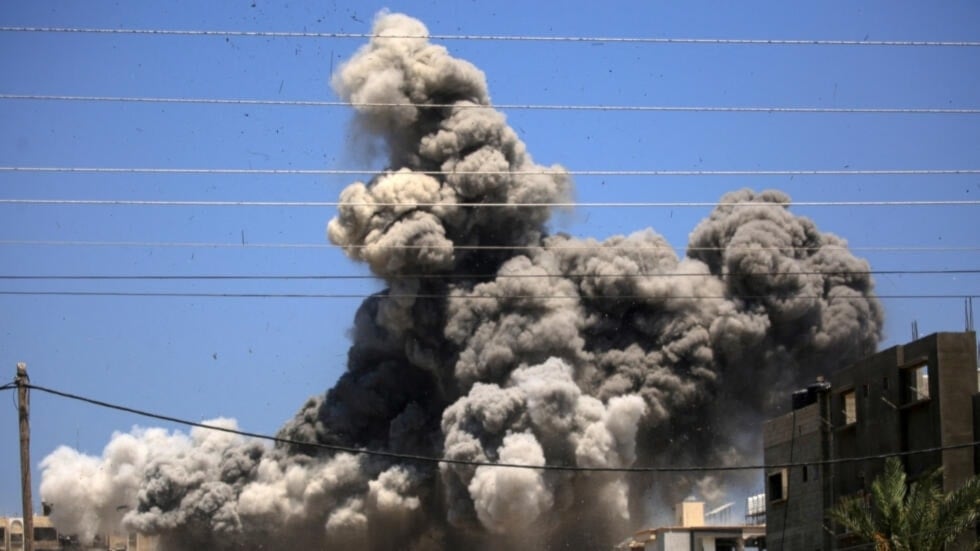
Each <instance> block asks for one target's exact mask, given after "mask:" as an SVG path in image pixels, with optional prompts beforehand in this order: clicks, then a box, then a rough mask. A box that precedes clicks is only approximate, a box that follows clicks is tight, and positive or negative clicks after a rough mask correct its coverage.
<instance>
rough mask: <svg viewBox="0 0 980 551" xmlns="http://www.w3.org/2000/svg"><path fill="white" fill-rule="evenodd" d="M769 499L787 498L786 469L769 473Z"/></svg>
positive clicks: (779, 499) (780, 499)
mask: <svg viewBox="0 0 980 551" xmlns="http://www.w3.org/2000/svg"><path fill="white" fill-rule="evenodd" d="M768 480H769V501H782V500H784V499H786V469H780V470H778V471H776V472H774V473H770V474H769V478H768Z"/></svg>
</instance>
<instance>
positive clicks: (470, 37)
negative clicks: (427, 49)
mask: <svg viewBox="0 0 980 551" xmlns="http://www.w3.org/2000/svg"><path fill="white" fill-rule="evenodd" d="M0 32H17V33H72V34H108V35H120V34H130V35H150V36H212V37H214V36H217V37H242V38H244V37H249V38H329V39H358V40H363V39H377V40H399V39H428V40H440V41H450V40H453V41H488V42H546V43H551V42H571V43H586V44H588V43H612V44H700V45H726V46H892V47H933V48H936V47H943V48H950V47H953V48H975V47H980V41H972V40H847V39H821V38H816V39H798V38H687V37H628V36H540V35H500V34H438V33H436V34H419V35H398V34H385V35H375V34H372V33H353V32H315V31H244V30H217V29H136V28H128V29H116V28H94V27H54V26H11V25H8V26H2V27H0Z"/></svg>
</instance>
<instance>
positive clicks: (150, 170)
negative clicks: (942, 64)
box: [0, 165, 980, 177]
mask: <svg viewBox="0 0 980 551" xmlns="http://www.w3.org/2000/svg"><path fill="white" fill-rule="evenodd" d="M0 172H20V173H64V174H167V175H184V174H198V175H202V174H208V175H225V176H232V175H260V176H366V175H368V176H373V175H392V174H397V172H396V171H392V170H390V169H376V168H188V167H177V168H167V167H105V166H103V167H81V166H9V165H8V166H0ZM411 173H412V174H426V175H429V176H547V175H556V174H564V175H568V176H608V177H612V176H644V177H674V176H677V177H680V176H729V177H732V176H964V175H965V176H971V175H978V174H980V168H950V169H942V168H936V169H933V168H923V169H904V168H894V169H892V168H886V169H849V168H843V169H805V170H566V169H534V170H413V171H412V172H411Z"/></svg>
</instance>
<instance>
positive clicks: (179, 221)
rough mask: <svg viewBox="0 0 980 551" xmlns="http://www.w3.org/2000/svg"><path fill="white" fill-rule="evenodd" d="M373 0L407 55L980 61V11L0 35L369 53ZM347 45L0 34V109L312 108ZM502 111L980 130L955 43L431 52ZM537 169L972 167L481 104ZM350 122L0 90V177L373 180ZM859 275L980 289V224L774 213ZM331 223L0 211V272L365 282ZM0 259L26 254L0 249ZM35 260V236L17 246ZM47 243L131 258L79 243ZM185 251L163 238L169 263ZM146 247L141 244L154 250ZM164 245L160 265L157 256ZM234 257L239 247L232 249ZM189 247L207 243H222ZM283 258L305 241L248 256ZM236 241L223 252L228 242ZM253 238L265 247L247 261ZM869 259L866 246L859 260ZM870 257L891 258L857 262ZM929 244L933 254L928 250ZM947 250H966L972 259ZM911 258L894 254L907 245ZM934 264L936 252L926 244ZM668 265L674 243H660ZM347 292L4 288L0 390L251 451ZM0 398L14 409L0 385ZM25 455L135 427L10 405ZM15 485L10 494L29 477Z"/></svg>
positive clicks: (868, 189) (215, 185)
mask: <svg viewBox="0 0 980 551" xmlns="http://www.w3.org/2000/svg"><path fill="white" fill-rule="evenodd" d="M385 7H388V8H390V9H391V10H392V11H403V12H405V13H407V14H409V15H412V16H414V17H418V18H420V19H422V20H423V21H424V22H425V23H426V24H427V25H428V26H429V29H430V32H432V33H433V34H442V35H459V34H467V35H533V36H589V37H665V38H740V39H741V38H745V39H824V40H869V41H876V40H899V41H905V40H916V41H920V40H921V41H980V5H978V4H977V3H976V2H969V1H966V2H944V3H941V4H937V3H935V2H915V3H912V2H907V3H894V2H863V3H856V2H811V3H788V2H778V1H769V2H738V3H733V2H684V3H680V2H678V3H666V2H664V3H661V2H605V3H595V2H580V1H568V2H560V3H558V2H555V3H544V2H542V3H536V2H527V1H524V2H510V1H503V2H475V1H473V2H464V1H458V2H439V1H432V2H403V3H398V4H392V5H387V6H386V5H385V4H371V3H368V2H353V1H336V2H328V1H319V2H302V1H290V2H282V1H277V2H273V1H266V0H254V1H252V0H238V1H234V2H231V1H227V2H199V1H191V0H180V1H166V2H107V1H86V2H75V1H62V2H54V1H42V0H31V1H8V2H4V3H3V5H2V6H0V26H6V27H70V28H104V29H112V28H121V29H122V28H125V29H186V30H230V31H310V32H322V33H334V32H336V33H367V32H369V31H370V23H371V20H372V18H373V16H374V14H375V13H376V12H377V11H378V10H380V9H382V8H385ZM364 42H365V40H364V39H352V38H273V37H247V36H230V37H229V36H220V35H218V36H162V35H134V34H83V33H58V32H13V31H2V32H0V74H2V75H3V77H2V79H0V94H5V95H73V96H126V97H162V98H212V99H213V98H224V99H228V98H237V99H268V100H287V101H291V100H327V101H329V100H336V99H337V98H336V96H335V95H334V93H333V91H332V90H331V89H330V87H329V79H330V74H331V71H332V69H335V68H337V67H338V66H339V65H340V64H341V63H342V62H343V60H344V59H346V58H347V57H348V56H349V55H350V54H351V53H352V52H353V51H354V50H355V49H356V48H357V47H359V46H360V45H361V44H362V43H364ZM442 43H444V44H445V45H446V46H447V47H448V48H449V49H450V51H451V52H452V53H453V54H454V55H456V56H458V57H462V58H465V59H468V60H470V61H471V62H473V63H474V64H476V65H477V66H478V67H480V68H481V69H482V70H484V71H485V72H486V76H487V80H488V82H489V86H490V91H491V94H492V98H493V100H494V102H495V103H500V104H547V105H621V106H712V107H739V106H742V107H746V106H748V107H814V108H851V107H853V108H943V109H956V108H961V109H973V110H976V109H980V47H975V46H974V47H913V46H869V45H857V46H853V45H852V46H833V45H798V46H787V45H730V44H729V45H720V44H649V43H622V42H604V41H598V40H597V41H585V42H545V41H490V40H445V41H443V42H442ZM506 114H507V117H508V120H509V121H510V122H511V124H512V126H513V127H514V128H515V129H516V130H517V131H518V132H519V134H520V135H521V138H522V139H523V140H524V141H525V142H526V143H527V146H528V149H529V151H530V152H531V153H532V154H533V156H534V158H535V160H536V161H537V162H539V163H541V164H546V165H550V164H553V163H558V164H562V165H564V166H565V167H567V168H568V169H570V170H581V171H591V170H614V171H615V170H709V171H710V170H742V171H759V170H811V169H813V170H884V169H917V170H936V169H938V170H955V169H970V170H976V169H980V155H978V153H980V114H909V113H898V114H895V113H892V114H857V113H779V112H762V113H724V112H680V113H663V112H628V111H615V110H613V111H595V110H589V111H570V110H561V109H556V110H533V109H509V110H506ZM350 117H351V112H350V109H348V108H344V107H308V106H295V105H294V106H290V105H265V106H258V105H214V104H205V105H201V104H177V103H151V102H140V103H122V102H91V101H52V100H26V99H11V98H9V97H8V98H6V99H0V121H3V122H2V125H3V126H2V129H3V132H2V133H0V166H3V167H15V166H18V167H45V166H47V167H52V166H54V167H154V168H216V169H225V168H246V169H248V168H254V169H362V168H369V167H380V166H381V162H380V161H379V160H378V159H372V158H370V157H369V156H368V155H366V154H365V153H364V152H363V151H358V149H357V148H356V147H354V146H352V145H351V143H350V142H351V140H350V129H349V126H348V125H349V121H350ZM353 179H354V177H351V176H334V175H214V174H207V175H173V174H169V175H153V174H151V175H147V174H104V173H98V174H67V173H22V172H17V173H14V172H10V171H3V172H0V199H4V200H6V199H41V198H48V199H138V200H171V201H195V200H200V201H297V202H304V201H335V200H336V198H337V195H338V193H339V191H340V190H341V189H343V187H344V186H346V185H347V184H348V183H350V182H351V181H352V180H353ZM742 187H751V188H754V189H766V188H778V189H782V190H784V191H786V192H787V193H789V194H790V196H791V197H792V198H793V199H794V200H795V201H803V202H807V201H811V202H812V201H831V202H838V201H923V200H943V201H975V200H980V176H978V175H977V174H968V175H914V176H908V175H905V176H895V175H891V176H878V175H871V176H869V175H860V176H859V175H838V176H760V175H754V176H703V177H696V176H686V177H667V176H621V175H620V176H615V175H613V176H580V177H577V178H576V199H577V200H578V201H581V202H613V201H621V202H713V201H716V200H718V199H719V198H720V197H721V196H722V194H724V193H725V192H726V191H730V190H735V189H739V188H742ZM793 210H794V212H797V213H802V214H805V215H807V216H810V217H811V218H813V219H814V220H815V221H816V223H817V224H818V226H819V227H820V229H821V230H824V231H831V232H834V233H836V234H838V235H841V236H842V237H844V238H846V239H847V240H848V241H849V242H850V244H851V245H852V246H853V247H855V248H856V249H857V250H856V254H857V255H859V256H862V257H864V258H867V259H868V260H869V261H870V263H871V266H872V269H874V270H882V271H891V270H951V269H977V268H980V254H978V253H980V249H978V248H980V238H978V234H980V232H978V230H980V223H978V221H977V220H978V218H977V216H978V214H980V207H978V206H975V205H974V206H934V207H922V206H915V207H912V206H852V207H842V206H820V207H817V206H813V207H805V206H800V207H794V208H793ZM709 211H710V208H708V207H696V208H694V207H675V208H628V209H624V208H620V209H614V208H575V209H571V210H568V211H566V212H563V213H560V214H559V215H558V216H557V217H555V219H554V221H553V223H552V229H553V230H554V231H564V232H568V233H572V234H574V235H578V236H593V237H597V238H604V237H606V236H610V235H615V234H620V233H629V232H633V231H636V230H640V229H643V228H647V227H652V228H654V229H655V230H656V231H658V232H660V233H661V234H663V235H664V236H665V237H666V238H667V239H668V240H669V241H670V242H671V243H672V244H674V246H675V247H677V248H678V249H679V250H680V249H682V248H683V247H684V245H685V244H686V241H687V235H688V233H689V232H690V231H691V230H693V229H694V227H695V226H696V224H697V222H698V221H699V220H700V219H702V218H703V217H705V216H706V215H707V214H708V212H709ZM333 214H334V211H333V209H331V208H329V207H317V208H311V207H213V206H212V207H176V206H163V207H161V206H80V205H71V206H51V205H12V204H0V241H2V243H0V275H3V276H15V275H34V276H36V275H69V276H70V275H167V276H180V275H187V276H191V275H248V276H257V275H365V274H367V270H366V268H365V267H364V266H360V265H355V264H354V263H352V262H350V261H349V260H347V259H346V258H345V257H344V255H343V254H342V253H341V252H340V251H339V250H338V249H335V248H332V247H328V246H327V241H326V238H325V236H324V228H325V225H326V222H327V221H328V220H329V219H330V218H331V217H332V216H333ZM12 242H32V243H29V244H13V243H12ZM38 242H44V244H41V243H38ZM65 242H101V243H105V242H113V243H118V242H128V243H137V244H139V243H142V245H128V246H121V245H104V244H103V245H101V246H95V245H91V244H89V245H80V244H77V243H76V244H66V243H65ZM190 242H194V243H206V244H209V245H201V246H194V247H191V246H174V245H173V244H176V243H185V244H186V243H190ZM152 243H156V244H157V245H151V244H152ZM161 243H167V244H171V245H170V246H162V245H160V244H161ZM243 243H244V245H243ZM215 244H224V245H227V246H224V247H221V246H217V245H215ZM283 244H292V245H297V244H302V245H306V246H305V247H285V246H273V245H283ZM236 245H237V246H236ZM258 245H269V246H258ZM862 248H866V250H862ZM882 248H893V250H881V249H882ZM937 248H944V249H945V250H937ZM971 248H972V250H971ZM914 249H919V250H914ZM951 249H958V250H951ZM681 252H682V251H681ZM875 279H876V281H877V291H878V293H879V294H881V295H890V296H894V295H930V294H953V295H980V276H978V275H976V274H972V275H971V274H932V275H924V274H880V275H877V276H876V277H875ZM379 288H380V284H378V283H376V282H373V281H370V280H364V279H349V280H344V279H340V280H294V281H281V280H279V281H276V280H250V281H228V280H218V281H215V280H210V281H202V280H169V281H86V280H67V281H63V280H62V281H50V280H46V281H37V280H32V281H23V280H11V279H0V291H3V292H10V291H66V290H67V291H135V292H141V291H148V292H202V293H209V292H215V293H321V294H355V295H358V294H361V295H362V294H365V293H370V292H373V291H375V290H378V289H379ZM359 302H360V299H356V298H317V299H298V298H206V297H196V298H179V297H106V296H37V295H27V296H23V295H17V296H12V295H0V312H2V313H3V321H2V322H0V375H2V374H3V373H6V375H2V376H0V378H2V379H3V380H4V382H6V380H8V379H10V378H12V377H13V374H14V366H15V364H16V362H19V361H23V362H27V363H28V367H29V371H30V374H31V377H32V380H33V382H35V383H37V384H40V385H44V386H50V387H54V388H57V389H63V390H68V391H72V392H77V393H80V394H83V395H88V396H92V397H96V398H101V399H104V400H108V401H112V402H118V403H123V404H127V405H132V406H135V407H140V408H145V409H148V410H153V411H158V412H162V413H166V414H169V415H173V416H178V417H184V418H189V419H196V420H205V419H211V418H214V417H217V416H228V417H234V418H236V419H238V421H239V423H240V425H241V426H242V427H243V428H244V429H246V430H250V431H254V432H263V433H272V432H274V431H275V430H276V429H277V428H278V427H279V426H280V424H281V423H282V422H283V421H284V420H286V419H287V418H289V417H290V416H291V415H292V414H293V413H294V412H295V411H296V410H297V409H298V408H299V406H300V405H302V403H303V401H304V400H305V399H306V398H307V397H308V396H310V395H313V394H317V393H321V392H323V391H324V390H325V389H327V388H328V387H329V386H330V385H331V384H332V383H333V382H334V381H335V379H336V378H337V377H338V375H339V374H340V373H341V372H342V370H343V369H344V365H345V357H346V350H347V345H348V340H347V331H348V328H349V327H350V325H351V322H352V318H353V312H354V309H355V308H356V306H357V305H358V304H359ZM883 303H884V305H885V309H886V332H885V333H886V334H885V340H884V342H883V346H888V345H890V344H896V343H900V342H904V341H906V340H908V339H909V336H910V329H909V327H910V324H911V322H912V321H913V320H917V321H918V325H919V331H920V333H921V334H927V333H930V332H933V331H941V330H962V329H963V326H964V301H963V299H961V298H956V299H942V300H940V299H930V300H923V299H901V298H885V299H883ZM6 395H7V396H2V397H0V398H2V399H3V400H5V401H6V400H11V402H12V401H13V398H14V396H13V393H12V392H7V393H6ZM32 406H33V409H32V428H33V446H32V453H33V460H34V463H35V467H36V465H37V463H38V462H40V460H41V459H42V458H43V457H44V456H45V455H47V454H48V453H50V452H51V451H52V450H54V449H55V448H56V447H57V446H59V445H62V444H66V445H70V446H73V447H77V448H79V449H80V450H82V451H85V452H87V453H94V454H99V453H100V452H101V449H102V447H103V446H104V445H105V444H106V443H107V442H108V440H109V437H110V435H111V434H112V432H113V431H119V430H121V431H126V430H129V429H130V428H131V427H132V426H133V425H134V424H141V425H143V426H147V425H152V426H158V425H160V424H159V423H151V422H150V421H148V420H143V419H139V418H135V417H133V416H130V415H126V414H122V413H114V412H110V411H107V410H103V409H97V408H94V407H92V406H87V405H83V404H77V403H72V402H68V401H65V400H62V399H56V398H53V397H50V396H47V395H43V394H39V393H35V395H34V396H33V404H32ZM3 411H5V412H6V413H4V414H3V415H0V443H2V444H0V449H2V450H3V451H2V452H0V514H5V513H10V514H16V513H18V512H19V507H20V498H19V476H18V473H19V471H18V456H17V451H16V450H17V447H16V445H17V431H16V427H17V421H16V419H17V418H16V413H15V410H14V408H13V406H12V405H11V406H9V407H5V408H3ZM39 476H40V475H39V472H38V471H37V470H36V469H35V474H34V480H35V485H36V483H37V481H38V480H39Z"/></svg>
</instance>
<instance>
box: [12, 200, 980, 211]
mask: <svg viewBox="0 0 980 551" xmlns="http://www.w3.org/2000/svg"><path fill="white" fill-rule="evenodd" d="M0 205H31V206H114V207H284V208H296V207H298V208H311V207H315V208H326V207H391V208H400V207H411V208H433V207H454V208H460V209H467V208H542V207H548V208H715V207H731V208H743V209H744V208H757V207H764V208H787V207H791V206H793V207H974V206H978V205H980V200H921V201H793V202H769V201H745V202H730V203H724V202H722V203H719V202H713V201H637V202H541V203H516V202H515V203H492V202H487V203H446V202H442V203H434V202H421V201H419V202H363V201H361V202H356V201H349V202H345V201H170V200H155V199H0Z"/></svg>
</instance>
